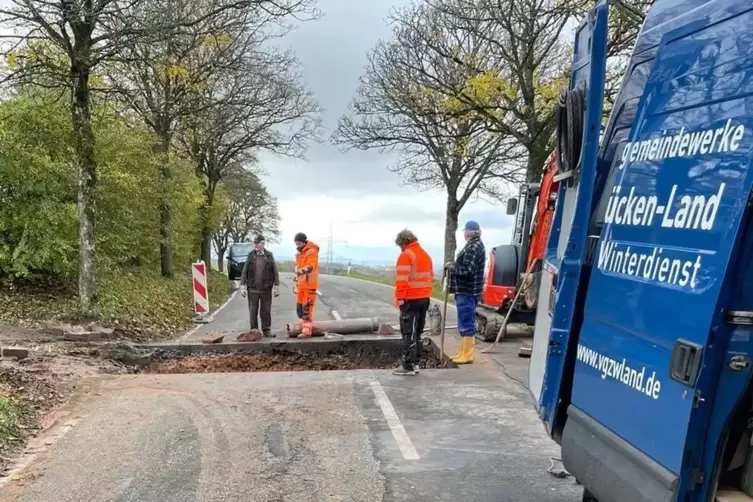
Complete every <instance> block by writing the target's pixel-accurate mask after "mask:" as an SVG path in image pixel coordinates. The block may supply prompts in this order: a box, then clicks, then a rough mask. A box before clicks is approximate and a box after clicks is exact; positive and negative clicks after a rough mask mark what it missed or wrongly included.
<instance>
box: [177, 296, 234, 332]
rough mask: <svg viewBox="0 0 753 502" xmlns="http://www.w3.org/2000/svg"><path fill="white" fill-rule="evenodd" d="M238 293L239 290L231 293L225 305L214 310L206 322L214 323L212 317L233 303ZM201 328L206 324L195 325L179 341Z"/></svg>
mask: <svg viewBox="0 0 753 502" xmlns="http://www.w3.org/2000/svg"><path fill="white" fill-rule="evenodd" d="M238 291H240V289H236V290H235V291H233V293H232V294H231V295H230V298H228V299H227V300H226V301H225V303H223V304H222V305H220V306H219V307H217V310H215V311H214V312H211V313H210V315H209V318H208V320H209V322H210V323H212V322H214V317H215V316H216V315H217V314H219V313H220V312H221V311H222V309H224V308H225V307H227V306H228V304H229V303H230V302H231V301H233V299H234V298H235V296H236V295H237V294H238ZM202 326H206V324H197V325H196V326H194V327H193V328H191V329H190V330H189V331H188V333H186V334H185V335H183V336H182V337H180V340H187V339H188V338H191V335H193V334H194V333H196V332H197V331H199V330H200V329H201V328H202Z"/></svg>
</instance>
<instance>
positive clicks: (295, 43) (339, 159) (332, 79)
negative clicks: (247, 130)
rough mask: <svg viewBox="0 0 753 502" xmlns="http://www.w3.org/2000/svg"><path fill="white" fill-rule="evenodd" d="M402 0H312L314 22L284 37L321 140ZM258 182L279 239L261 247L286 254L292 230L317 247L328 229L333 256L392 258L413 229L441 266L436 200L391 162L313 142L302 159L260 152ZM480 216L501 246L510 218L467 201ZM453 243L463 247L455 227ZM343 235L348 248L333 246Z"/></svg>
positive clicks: (488, 238) (488, 236)
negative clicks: (268, 197) (319, 120)
mask: <svg viewBox="0 0 753 502" xmlns="http://www.w3.org/2000/svg"><path fill="white" fill-rule="evenodd" d="M408 3H409V1H408V0H379V1H368V2H363V1H355V0H319V3H318V5H319V8H320V10H321V11H322V12H323V17H322V19H321V20H319V21H316V22H308V23H304V24H303V25H302V26H300V27H299V28H298V29H297V30H296V31H294V32H293V33H292V34H291V35H290V36H289V37H288V38H287V43H288V44H289V45H290V46H291V47H292V49H293V50H294V51H295V52H296V53H297V55H298V57H299V59H300V61H301V63H302V66H303V68H302V71H303V76H304V79H305V81H306V84H307V85H308V86H309V88H310V89H311V90H312V91H313V92H314V95H315V96H316V98H317V99H318V101H319V103H320V105H321V106H322V108H323V109H324V115H323V122H324V128H325V130H324V133H323V135H322V136H323V138H325V139H328V138H329V136H330V135H331V133H332V132H333V131H334V130H335V129H336V127H337V121H338V119H339V118H340V117H341V116H342V114H343V113H345V111H346V109H347V106H348V103H349V102H350V101H351V100H352V98H353V97H354V95H355V93H356V89H357V86H358V77H359V76H360V75H361V74H362V72H363V67H364V64H365V63H366V53H367V51H368V50H369V49H370V48H371V47H373V46H374V45H375V44H376V42H377V41H378V40H379V39H383V38H387V37H388V36H389V27H388V26H387V24H386V21H385V19H386V17H387V15H388V14H389V12H390V10H391V9H392V8H393V7H394V6H400V5H405V4H408ZM262 161H263V166H264V168H265V170H266V171H267V173H268V174H267V175H266V176H265V177H264V180H265V182H266V184H267V186H268V188H269V190H270V192H271V193H272V195H274V196H275V197H277V198H278V200H279V204H280V216H281V218H282V222H281V231H282V236H281V242H280V243H279V244H272V245H271V246H270V247H271V249H273V250H274V251H275V252H276V253H277V254H279V255H280V256H291V255H292V253H293V236H294V235H295V234H296V232H305V233H306V234H307V235H308V237H309V239H310V240H314V241H316V242H317V243H318V244H319V245H320V246H321V248H322V253H325V252H326V247H327V237H328V235H329V231H330V225H331V228H332V234H333V239H334V241H339V242H335V245H334V246H333V247H334V252H333V254H334V255H335V256H336V257H339V258H340V259H343V258H349V259H352V260H353V261H354V262H358V261H363V260H392V259H394V258H395V257H396V256H397V248H396V247H395V246H394V244H393V242H394V238H395V235H396V233H397V232H398V231H399V230H401V229H402V228H405V227H408V228H410V229H411V230H413V231H414V232H415V233H416V234H417V236H418V238H419V240H420V241H421V243H423V244H424V245H425V246H426V247H427V249H428V250H429V251H430V253H431V254H432V257H434V260H435V261H436V262H438V263H441V259H442V249H443V241H444V213H445V211H444V206H445V196H444V195H443V193H441V192H423V193H418V192H416V190H415V189H413V188H411V187H406V186H402V183H401V179H400V176H398V175H397V174H394V173H391V172H390V171H389V170H388V167H389V166H390V164H392V163H393V162H394V158H391V156H389V155H381V154H379V152H377V151H368V152H360V151H356V152H349V153H345V154H344V153H341V152H340V151H339V149H338V147H336V146H333V145H331V144H329V143H328V142H325V143H323V144H318V145H312V146H311V148H310V150H309V152H308V153H307V159H306V160H305V161H301V160H291V159H286V158H278V157H273V156H263V157H262ZM460 219H461V225H462V222H464V221H465V220H467V219H473V220H476V221H478V222H479V224H480V225H481V227H482V229H483V232H484V241H485V243H486V245H487V248H491V247H492V246H495V245H498V244H507V243H509V241H510V237H511V226H512V220H511V218H510V217H508V216H506V215H505V211H504V207H502V206H501V205H492V204H490V203H488V202H485V201H475V202H473V203H471V204H469V205H467V206H466V208H465V209H464V210H463V212H462V213H461V218H460ZM457 238H458V244H459V245H461V244H462V242H463V241H462V235H461V232H458V236H457ZM342 241H347V244H346V243H344V242H342Z"/></svg>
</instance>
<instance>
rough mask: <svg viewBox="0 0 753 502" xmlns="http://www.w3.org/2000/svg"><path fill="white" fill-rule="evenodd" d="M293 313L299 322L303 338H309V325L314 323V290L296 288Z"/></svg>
mask: <svg viewBox="0 0 753 502" xmlns="http://www.w3.org/2000/svg"><path fill="white" fill-rule="evenodd" d="M295 302H296V305H295V311H296V314H297V315H298V319H300V320H301V327H302V332H303V335H304V336H311V323H313V322H314V306H315V305H316V290H315V289H304V288H298V294H297V295H296V299H295Z"/></svg>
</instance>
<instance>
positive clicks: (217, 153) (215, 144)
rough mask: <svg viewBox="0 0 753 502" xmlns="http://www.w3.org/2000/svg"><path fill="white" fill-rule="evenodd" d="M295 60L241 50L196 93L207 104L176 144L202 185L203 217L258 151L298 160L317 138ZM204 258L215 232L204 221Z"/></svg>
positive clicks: (315, 114) (315, 117)
mask: <svg viewBox="0 0 753 502" xmlns="http://www.w3.org/2000/svg"><path fill="white" fill-rule="evenodd" d="M297 68H298V62H297V60H296V58H295V56H294V55H293V54H292V53H291V52H289V51H287V52H281V51H275V50H273V49H269V48H268V49H266V50H264V51H249V50H245V49H244V50H242V51H241V57H239V58H238V59H237V61H236V63H235V65H234V66H233V70H232V71H228V72H223V73H221V74H218V76H217V78H216V79H213V81H212V82H211V83H210V85H207V86H205V87H203V88H202V89H201V90H199V91H198V92H197V93H196V99H197V100H198V101H199V102H203V103H211V104H212V105H211V106H206V107H204V110H203V111H202V112H201V113H197V114H193V115H191V117H188V118H187V119H185V120H183V126H182V128H181V133H180V142H181V145H182V146H183V148H184V150H185V152H186V153H187V154H188V155H189V156H190V157H191V158H192V159H193V160H194V162H195V163H196V174H197V176H198V177H199V178H200V179H201V181H202V183H203V184H204V198H205V200H204V206H203V214H204V215H208V214H209V213H210V212H211V208H212V205H213V204H214V196H215V191H216V189H217V186H218V184H219V183H220V182H221V181H222V180H223V179H224V178H225V176H226V175H227V174H228V173H231V172H232V171H233V170H237V169H238V166H243V167H245V168H249V167H250V166H251V165H252V164H253V163H254V162H255V156H256V154H257V153H258V152H259V151H262V150H264V151H269V152H273V153H276V154H280V155H287V156H293V157H302V156H303V154H304V152H305V150H306V147H307V144H308V142H309V141H311V140H316V139H318V134H319V131H320V127H321V122H320V119H319V105H318V104H317V103H316V101H315V100H314V99H313V97H312V95H311V93H310V91H308V90H307V89H306V88H305V87H303V86H302V85H301V83H300V82H301V78H300V76H299V74H298V71H297ZM203 220H204V225H203V229H202V235H201V250H202V257H203V258H206V257H209V255H210V252H211V244H212V234H213V231H214V229H213V228H212V227H211V225H210V224H209V220H208V218H206V217H205V218H203Z"/></svg>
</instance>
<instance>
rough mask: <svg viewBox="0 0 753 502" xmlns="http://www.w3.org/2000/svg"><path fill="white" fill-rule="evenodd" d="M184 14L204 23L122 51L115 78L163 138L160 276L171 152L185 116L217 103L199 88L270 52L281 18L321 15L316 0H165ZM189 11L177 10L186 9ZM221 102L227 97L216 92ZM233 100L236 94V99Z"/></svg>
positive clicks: (167, 262)
mask: <svg viewBox="0 0 753 502" xmlns="http://www.w3.org/2000/svg"><path fill="white" fill-rule="evenodd" d="M167 1H168V2H169V3H170V4H171V5H172V8H173V9H174V10H173V12H178V14H177V15H180V16H181V17H182V18H184V19H192V18H195V19H197V20H199V21H197V22H196V24H195V26H193V27H192V29H191V30H182V31H179V32H178V33H170V34H169V36H166V37H161V38H160V39H159V40H158V41H157V42H156V43H155V42H154V41H148V43H137V44H134V45H133V46H131V47H128V48H127V49H126V50H125V51H123V55H122V57H121V63H120V64H118V65H114V66H113V67H112V71H111V72H110V76H111V79H112V80H113V81H115V82H116V83H117V84H118V88H119V90H120V91H121V96H123V97H124V98H125V100H126V102H127V104H128V105H129V106H131V107H132V109H133V110H135V111H136V112H137V113H138V114H139V116H141V118H142V119H143V120H144V121H145V122H146V124H147V125H148V126H149V127H150V128H151V129H152V130H153V131H154V132H155V134H156V136H157V138H158V139H159V142H158V144H157V145H156V148H155V149H156V151H157V152H158V153H159V155H160V157H161V159H162V160H161V169H160V173H161V175H162V180H163V183H164V185H165V190H163V193H165V197H164V198H163V200H162V202H161V206H160V220H161V224H160V256H161V269H162V274H163V275H171V274H172V257H171V245H170V234H171V230H170V229H171V210H170V206H169V200H170V199H169V197H168V196H167V194H168V189H167V187H168V186H169V183H170V179H171V177H172V176H171V173H170V161H169V157H170V153H171V144H172V142H173V137H174V135H175V133H176V130H177V128H178V127H179V124H180V121H181V120H183V119H185V118H188V119H189V120H190V116H191V114H200V113H201V112H202V111H203V110H204V109H206V108H209V107H211V106H213V105H216V104H217V103H214V102H212V101H211V100H197V99H193V98H194V92H195V91H196V90H197V89H202V88H204V87H206V86H212V85H214V82H216V81H217V80H220V79H222V78H223V74H226V73H228V72H231V73H232V72H235V71H236V66H237V65H240V64H243V59H244V58H248V57H249V54H253V53H257V52H259V51H263V50H268V49H266V48H265V47H264V45H265V44H268V43H270V41H271V40H273V39H275V38H278V37H280V36H282V35H283V34H285V33H286V32H287V28H286V26H285V25H284V21H285V20H286V19H287V18H291V17H293V16H296V17H297V18H299V19H303V18H312V17H316V15H317V12H316V11H315V10H314V8H313V3H312V1H311V0H287V1H285V2H272V1H268V2H265V3H257V4H251V5H249V6H248V8H245V9H243V10H239V9H234V10H232V11H223V12H219V13H217V14H216V15H214V16H211V17H208V16H206V11H207V10H211V9H212V8H213V5H212V3H211V0H167ZM183 11H184V12H185V13H183V14H180V13H181V12H183ZM211 97H212V98H214V99H217V100H222V99H225V97H224V96H211ZM231 99H232V97H231Z"/></svg>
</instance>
